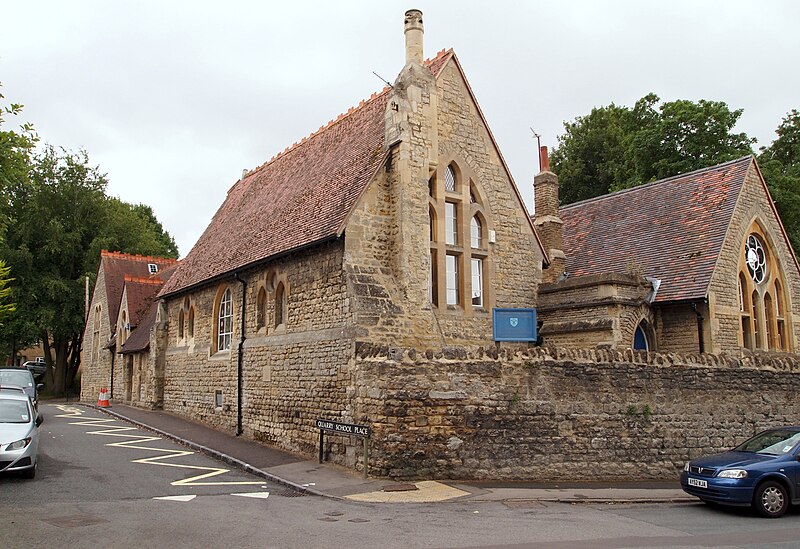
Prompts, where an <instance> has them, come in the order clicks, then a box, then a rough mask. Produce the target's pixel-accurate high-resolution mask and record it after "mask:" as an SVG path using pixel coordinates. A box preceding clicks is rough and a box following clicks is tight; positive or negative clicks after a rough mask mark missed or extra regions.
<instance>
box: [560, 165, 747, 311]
mask: <svg viewBox="0 0 800 549" xmlns="http://www.w3.org/2000/svg"><path fill="white" fill-rule="evenodd" d="M751 163H752V157H750V156H748V157H745V158H741V159H739V160H734V161H731V162H726V163H724V164H720V165H718V166H712V167H710V168H705V169H702V170H697V171H694V172H691V173H688V174H684V175H679V176H675V177H671V178H668V179H663V180H660V181H655V182H653V183H648V184H645V185H641V186H639V187H634V188H632V189H626V190H623V191H619V192H616V193H612V194H608V195H605V196H601V197H598V198H593V199H590V200H585V201H583V202H577V203H575V204H570V205H567V206H563V207H562V208H561V209H560V211H559V215H560V217H561V219H562V220H563V221H564V251H565V253H566V255H567V266H566V269H567V272H568V273H569V275H570V276H583V275H592V274H602V273H621V274H624V273H627V272H629V271H631V270H635V271H640V272H642V273H643V274H644V275H645V276H651V277H655V278H658V279H660V280H661V282H662V283H661V288H660V289H659V292H658V294H657V296H656V301H659V302H666V301H678V300H684V299H698V298H703V297H705V296H706V295H707V293H708V286H709V283H710V282H711V275H712V274H713V271H714V267H715V265H716V261H717V256H718V255H719V252H720V248H721V246H722V241H723V239H724V237H725V234H726V232H727V230H728V226H729V224H730V221H731V216H732V215H733V210H734V207H735V205H736V200H737V198H738V196H739V192H740V190H741V188H742V185H743V184H744V180H745V176H746V174H747V171H748V169H749V167H750V165H751Z"/></svg>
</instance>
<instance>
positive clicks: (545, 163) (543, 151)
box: [539, 145, 550, 172]
mask: <svg viewBox="0 0 800 549" xmlns="http://www.w3.org/2000/svg"><path fill="white" fill-rule="evenodd" d="M539 171H540V172H549V171H550V157H549V156H548V155H547V146H546V145H542V146H541V147H539Z"/></svg>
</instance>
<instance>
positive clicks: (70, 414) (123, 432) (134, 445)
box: [55, 404, 264, 486]
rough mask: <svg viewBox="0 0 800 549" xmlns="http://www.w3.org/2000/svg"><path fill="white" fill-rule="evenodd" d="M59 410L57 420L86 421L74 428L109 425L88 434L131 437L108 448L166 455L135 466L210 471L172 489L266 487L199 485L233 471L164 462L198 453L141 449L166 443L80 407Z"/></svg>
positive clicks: (80, 422)
mask: <svg viewBox="0 0 800 549" xmlns="http://www.w3.org/2000/svg"><path fill="white" fill-rule="evenodd" d="M56 408H58V409H59V410H61V411H62V412H64V413H63V414H59V415H57V416H55V417H61V418H67V419H69V418H75V419H78V418H80V419H82V421H74V422H70V425H84V426H87V427H100V426H101V425H102V426H107V428H106V429H102V430H99V431H87V432H86V434H88V435H100V436H107V437H123V438H128V439H129V440H125V441H123V442H112V443H109V444H106V446H115V447H117V448H130V449H133V450H147V451H152V452H161V453H163V454H164V455H156V456H152V457H147V458H142V459H135V460H133V461H131V463H144V464H151V465H162V466H164V467H175V468H178V469H192V470H197V471H207V472H206V473H203V474H200V475H197V476H193V477H190V478H185V479H183V480H176V481H175V482H172V483H171V484H172V486H229V485H243V484H251V485H252V484H259V485H260V484H263V483H264V481H263V480H259V481H241V482H225V481H219V482H208V481H207V482H198V481H201V480H205V479H209V478H211V477H215V476H219V475H224V474H225V473H228V472H230V469H222V468H218V467H202V466H198V465H187V464H182V463H163V462H164V461H165V460H168V459H175V458H180V457H183V456H190V455H192V454H194V452H190V451H188V450H169V449H166V448H153V447H152V446H139V445H140V444H144V443H146V442H152V441H155V440H162V439H161V437H156V436H147V435H135V434H133V433H127V431H136V430H137V427H122V426H118V425H111V424H113V423H116V421H117V420H116V419H112V418H91V417H86V418H84V417H83V410H81V409H80V408H75V407H74V406H65V405H60V404H57V405H56Z"/></svg>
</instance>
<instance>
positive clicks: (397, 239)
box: [384, 10, 439, 309]
mask: <svg viewBox="0 0 800 549" xmlns="http://www.w3.org/2000/svg"><path fill="white" fill-rule="evenodd" d="M404 33H405V37H406V64H405V66H404V67H403V68H402V70H401V71H400V74H398V76H397V79H396V80H395V82H394V85H393V86H392V89H391V90H390V91H389V97H388V100H387V105H386V111H385V114H384V131H385V140H384V143H385V147H386V150H387V152H388V153H389V157H390V161H389V163H388V166H390V168H389V169H388V170H387V171H386V177H387V183H388V186H389V189H390V192H391V195H392V196H391V202H392V204H394V206H393V208H392V215H393V218H394V219H393V224H394V225H395V227H394V228H393V233H394V236H393V238H392V242H391V244H390V246H391V248H392V253H391V256H390V257H391V258H392V269H393V274H394V275H395V277H396V279H397V281H398V285H399V287H400V289H401V291H402V292H403V294H404V295H403V298H404V300H405V301H406V303H407V305H408V306H409V308H411V309H414V308H415V307H416V308H419V309H422V308H423V307H424V306H426V304H427V303H428V276H429V273H430V246H429V233H428V232H427V231H425V230H421V227H426V226H427V225H428V223H429V211H428V192H429V191H428V181H429V180H430V178H431V176H432V175H434V174H435V172H436V167H437V162H438V151H439V137H438V136H439V126H438V124H439V123H438V101H439V95H438V89H437V87H436V79H435V78H434V76H433V73H432V72H431V70H430V69H429V68H428V67H426V66H425V65H424V64H423V63H424V61H423V57H422V56H423V52H422V12H421V11H419V10H409V11H407V12H406V13H405V19H404Z"/></svg>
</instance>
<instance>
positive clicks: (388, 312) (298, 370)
mask: <svg viewBox="0 0 800 549" xmlns="http://www.w3.org/2000/svg"><path fill="white" fill-rule="evenodd" d="M405 36H406V64H405V66H404V67H403V70H402V71H401V72H400V74H399V76H398V78H397V80H396V81H395V83H394V85H393V86H391V87H387V88H386V89H384V90H383V91H381V92H380V93H377V94H373V95H372V96H371V97H370V98H369V99H368V100H366V101H362V102H361V103H360V104H359V105H358V106H357V107H355V108H352V109H350V110H349V111H347V113H345V114H343V115H341V116H340V117H339V118H337V119H336V120H334V121H332V122H330V123H329V124H327V125H326V126H324V127H322V128H320V129H319V130H318V131H316V132H314V133H313V134H312V135H310V136H309V137H307V138H305V139H303V140H302V141H301V142H300V143H297V144H295V145H293V146H292V147H290V148H289V149H287V150H285V151H284V152H283V153H281V154H279V155H277V156H276V157H274V158H272V159H271V160H269V161H268V162H266V163H265V164H263V165H262V166H260V167H258V168H256V169H254V170H251V171H250V172H248V173H246V174H245V175H244V176H243V177H242V179H241V180H239V181H238V182H236V183H235V184H234V185H233V187H232V188H231V189H230V190H229V191H228V194H227V197H226V199H225V201H224V203H223V204H222V206H221V207H220V208H219V210H218V211H217V213H216V214H215V216H214V218H213V219H212V221H211V223H210V225H209V226H208V227H207V229H206V230H205V232H204V233H203V235H202V236H201V237H200V239H199V240H198V242H197V244H196V245H195V246H194V247H193V248H192V250H191V251H190V253H189V254H188V255H187V256H186V258H185V259H184V260H182V261H181V262H180V264H179V265H178V266H177V268H176V270H175V273H174V274H173V276H172V277H171V278H170V279H169V281H168V282H167V283H166V284H165V285H164V288H163V289H162V290H161V293H160V298H161V299H162V301H163V311H164V314H165V317H164V319H163V321H164V326H165V329H166V335H165V346H166V347H165V356H166V368H165V369H164V373H163V376H164V377H163V407H164V409H165V410H169V411H173V412H177V413H180V414H183V415H187V416H191V417H194V418H197V419H199V420H202V421H204V422H206V423H209V424H211V425H215V426H217V427H219V428H222V429H226V430H231V431H236V432H237V433H242V432H243V433H245V434H246V435H248V436H252V437H254V438H256V439H258V440H264V441H268V442H270V443H273V444H277V445H279V446H283V447H285V448H288V449H290V450H295V451H301V452H313V451H314V447H315V445H316V442H317V433H316V430H315V428H314V420H315V419H316V418H321V417H324V418H330V419H334V420H342V421H347V422H355V423H359V422H368V421H371V420H372V419H373V418H368V417H366V415H365V413H364V412H363V411H362V410H360V409H359V407H358V405H357V397H358V396H360V395H363V394H364V393H366V392H369V391H370V390H371V389H370V387H368V386H366V385H364V384H363V383H362V382H361V374H360V372H359V370H358V368H357V367H356V366H355V360H354V357H355V352H356V348H357V346H358V345H360V344H364V343H369V344H371V345H385V346H397V347H399V346H412V345H413V346H416V347H419V348H438V349H441V348H442V347H450V346H454V345H468V346H472V347H478V346H489V345H492V346H493V345H494V343H493V341H492V310H493V308H495V307H524V308H532V307H534V306H535V304H536V285H537V282H538V280H539V278H540V269H541V265H542V264H543V262H545V255H544V252H543V249H542V246H541V244H540V242H539V239H538V236H537V233H536V231H535V229H534V226H533V223H532V221H531V219H530V217H529V215H528V213H527V210H526V208H525V205H524V203H523V200H522V198H521V196H520V193H519V192H518V190H517V187H516V185H515V184H514V181H513V180H512V177H511V174H510V173H509V170H508V168H507V166H506V164H505V162H504V160H503V157H502V155H501V154H500V151H499V149H498V147H497V144H496V143H495V141H494V139H493V137H492V134H491V132H490V130H489V127H488V125H487V123H486V120H485V119H484V117H483V114H482V113H481V110H480V108H479V106H478V104H477V102H476V100H475V97H474V96H473V94H472V91H471V89H470V86H469V84H468V82H467V80H466V78H465V76H464V72H463V71H462V68H461V65H460V64H459V62H458V59H457V57H456V55H455V53H454V52H453V51H452V50H450V51H441V52H439V54H438V55H437V56H436V57H434V58H433V59H431V60H428V61H423V53H422V38H423V26H422V15H421V13H420V12H418V11H409V12H408V13H407V14H406V19H405ZM151 352H152V348H151ZM156 385H158V383H156ZM349 444H350V442H349V441H344V442H343V446H342V447H337V448H336V449H335V450H334V451H333V453H334V454H336V456H335V459H337V460H340V461H344V462H347V463H350V464H352V463H354V459H355V458H354V454H353V452H355V451H356V449H357V448H358V446H357V445H356V446H353V447H351V446H349Z"/></svg>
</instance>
